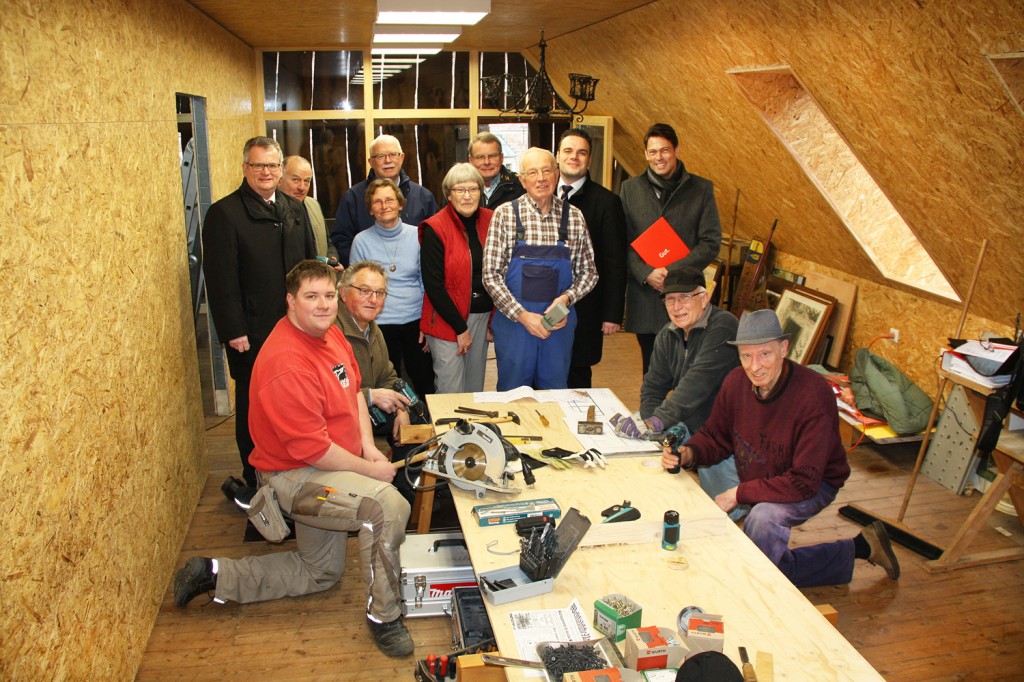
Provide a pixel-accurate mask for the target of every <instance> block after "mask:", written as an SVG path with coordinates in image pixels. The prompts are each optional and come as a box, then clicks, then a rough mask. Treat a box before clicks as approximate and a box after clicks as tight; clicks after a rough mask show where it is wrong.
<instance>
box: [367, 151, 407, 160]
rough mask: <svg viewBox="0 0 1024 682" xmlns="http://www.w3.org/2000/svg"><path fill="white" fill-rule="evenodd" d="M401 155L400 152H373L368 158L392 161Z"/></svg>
mask: <svg viewBox="0 0 1024 682" xmlns="http://www.w3.org/2000/svg"><path fill="white" fill-rule="evenodd" d="M401 155H402V152H385V153H383V154H374V155H373V156H371V157H370V158H371V159H376V160H377V161H394V160H395V159H397V158H398V157H399V156H401Z"/></svg>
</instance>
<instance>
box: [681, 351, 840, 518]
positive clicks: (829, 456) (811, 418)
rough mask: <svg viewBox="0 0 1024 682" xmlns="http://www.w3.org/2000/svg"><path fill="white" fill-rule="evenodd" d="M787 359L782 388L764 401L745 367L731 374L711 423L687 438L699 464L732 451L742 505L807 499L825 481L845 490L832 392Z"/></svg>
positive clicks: (805, 370) (723, 457) (814, 493)
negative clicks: (843, 487) (738, 479)
mask: <svg viewBox="0 0 1024 682" xmlns="http://www.w3.org/2000/svg"><path fill="white" fill-rule="evenodd" d="M786 363H787V364H788V365H789V371H783V377H782V378H781V379H780V381H782V382H783V383H782V385H781V386H779V387H777V388H776V390H775V391H773V392H772V394H771V395H769V396H768V398H767V399H766V400H761V399H760V398H758V397H757V395H756V394H755V393H754V391H753V387H752V386H751V384H750V380H749V379H747V376H746V374H745V373H744V372H743V368H742V367H737V368H736V369H734V370H733V371H732V372H730V373H729V375H728V376H727V377H726V378H725V382H724V383H723V384H722V390H721V391H720V392H719V393H718V398H717V399H716V400H715V405H714V408H713V409H712V410H711V416H710V417H709V418H708V421H707V423H705V424H704V427H703V428H702V429H701V430H700V431H698V432H697V434H696V435H694V437H693V438H692V439H691V440H690V441H689V442H688V443H687V445H688V446H690V447H691V448H693V454H694V462H695V464H696V465H698V466H710V465H712V464H716V463H718V462H720V461H722V460H723V459H726V458H727V457H728V456H729V455H730V454H733V453H735V455H736V470H737V472H738V473H739V477H740V485H739V488H738V489H737V491H736V499H737V501H738V502H739V503H740V504H757V503H758V502H797V501H800V500H806V499H809V498H811V497H813V496H814V495H816V494H817V493H818V489H819V488H820V487H821V482H822V481H823V480H824V481H826V482H828V483H829V484H831V485H833V486H835V487H836V488H841V487H842V486H843V483H844V482H845V481H846V479H847V478H849V476H850V464H849V462H847V461H846V451H845V450H844V449H843V444H842V441H841V440H840V438H839V416H838V412H837V411H836V401H835V397H834V396H833V395H832V389H831V388H829V386H828V383H827V382H826V381H825V380H824V379H822V378H821V377H820V376H818V374H817V373H816V372H814V371H813V370H810V369H807V368H806V367H802V366H800V365H796V364H793V363H791V362H790V361H789V360H786Z"/></svg>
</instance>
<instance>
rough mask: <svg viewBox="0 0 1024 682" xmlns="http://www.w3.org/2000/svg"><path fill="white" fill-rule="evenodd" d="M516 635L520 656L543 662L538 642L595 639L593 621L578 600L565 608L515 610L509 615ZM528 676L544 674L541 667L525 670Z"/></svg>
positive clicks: (574, 600) (541, 675)
mask: <svg viewBox="0 0 1024 682" xmlns="http://www.w3.org/2000/svg"><path fill="white" fill-rule="evenodd" d="M508 617H509V620H510V621H511V623H512V632H513V633H514V634H515V638H516V646H517V647H518V648H519V658H522V659H524V660H527V661H539V660H540V656H538V655H537V645H538V644H540V643H541V642H585V641H587V640H589V639H593V638H594V635H593V633H592V631H591V629H590V622H589V619H588V618H587V616H586V614H585V613H584V612H583V606H582V605H581V604H580V602H579V600H578V599H573V600H572V601H571V602H570V603H569V605H568V606H566V607H565V608H564V609H549V610H542V611H513V612H511V613H510V614H508ZM523 671H524V673H525V674H526V676H527V677H544V676H545V675H544V672H543V671H540V670H527V669H523Z"/></svg>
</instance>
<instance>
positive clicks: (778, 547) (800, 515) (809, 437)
mask: <svg viewBox="0 0 1024 682" xmlns="http://www.w3.org/2000/svg"><path fill="white" fill-rule="evenodd" d="M730 344H731V345H734V346H736V348H737V350H738V351H739V360H740V365H741V367H740V368H738V369H735V370H733V371H732V372H730V373H729V375H728V376H727V377H726V378H725V382H724V383H723V384H722V389H721V391H720V392H719V394H718V398H717V399H716V401H715V405H714V407H713V408H712V410H711V416H710V417H709V418H708V421H707V422H706V423H705V424H704V427H703V428H702V429H701V430H700V431H698V432H697V433H696V434H695V435H694V436H693V438H691V439H690V440H689V441H688V442H687V443H686V444H685V445H682V446H674V447H668V446H666V447H665V448H664V449H663V451H662V458H661V464H662V466H663V467H665V468H666V469H670V468H672V467H675V466H679V465H682V466H683V468H686V469H694V468H697V467H702V466H710V465H712V464H716V463H717V462H720V461H722V460H723V459H725V458H727V457H729V455H731V454H733V453H735V455H736V469H737V472H738V473H739V480H740V482H739V484H738V485H737V486H735V487H733V488H730V489H729V490H726V491H725V492H723V493H721V494H719V495H718V496H717V497H716V498H715V502H716V503H717V504H718V506H719V507H720V508H721V509H722V510H724V511H726V512H730V511H732V510H733V509H734V508H735V507H736V506H737V505H738V504H749V505H751V509H750V513H749V515H748V516H747V519H746V521H745V522H744V526H743V531H744V532H745V533H746V534H747V537H749V538H750V539H751V540H752V541H753V543H754V544H755V545H757V546H758V548H759V549H760V550H761V551H762V552H764V553H765V555H766V556H767V557H768V558H769V559H771V561H772V562H773V563H774V564H775V565H776V566H778V567H779V570H781V571H782V573H783V574H784V575H785V576H786V577H787V578H789V579H790V581H791V582H792V583H793V584H794V585H796V586H797V587H814V586H817V585H844V584H846V583H849V582H850V580H852V578H853V566H854V559H866V560H867V561H868V562H869V563H872V564H875V565H876V566H880V567H882V568H884V569H885V572H886V574H887V575H888V576H889V578H890V579H891V580H897V579H899V576H900V565H899V562H898V561H897V559H896V554H895V553H894V552H893V548H892V544H891V543H890V542H889V536H888V534H887V532H886V530H885V526H884V525H883V524H882V523H881V522H879V521H876V522H875V523H873V524H871V525H870V526H868V527H866V528H865V529H864V530H863V531H862V532H861V533H860V534H859V535H857V536H856V537H854V538H850V539H846V540H838V541H835V542H826V543H821V544H817V545H809V546H806V547H796V548H793V549H790V548H789V536H790V532H791V530H792V528H793V527H794V526H799V525H800V524H802V523H804V522H805V521H807V520H808V519H810V518H811V517H813V516H814V515H815V514H817V513H818V512H820V511H821V510H822V509H824V508H825V507H827V506H828V505H829V504H831V503H832V501H833V500H834V499H835V497H836V495H837V494H838V492H839V489H840V488H841V487H842V486H843V483H845V482H846V479H847V478H848V477H849V476H850V465H849V463H848V462H847V461H846V451H845V450H844V448H843V444H842V441H841V440H840V438H839V424H838V419H839V417H838V413H837V411H836V405H835V398H834V396H833V395H832V389H831V388H829V386H828V383H827V382H826V381H825V380H824V379H823V378H821V377H820V376H819V375H818V374H817V373H816V372H814V371H812V370H810V369H807V368H806V367H803V366H801V365H798V364H796V363H794V362H792V361H791V360H788V359H787V358H786V354H787V353H788V352H789V334H784V333H783V332H782V328H781V326H780V325H779V318H778V317H777V316H776V315H775V311H773V310H758V311H756V312H748V313H744V314H743V317H742V318H740V323H739V330H738V331H737V333H736V340H735V341H731V342H730Z"/></svg>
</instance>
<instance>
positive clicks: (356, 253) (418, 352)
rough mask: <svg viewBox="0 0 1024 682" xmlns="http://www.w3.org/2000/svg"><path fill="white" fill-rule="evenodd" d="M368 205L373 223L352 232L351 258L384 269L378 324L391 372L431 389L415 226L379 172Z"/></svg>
mask: <svg viewBox="0 0 1024 682" xmlns="http://www.w3.org/2000/svg"><path fill="white" fill-rule="evenodd" d="M366 206H367V208H369V211H370V215H372V216H373V219H374V224H373V225H372V226H371V227H370V228H369V229H366V230H363V231H362V232H360V233H359V234H357V235H356V238H355V240H354V241H353V242H352V254H351V261H352V262H355V261H359V260H374V261H377V262H378V263H380V264H381V265H383V266H384V268H385V270H387V273H388V283H389V285H388V291H387V294H386V296H387V299H386V301H385V303H384V310H383V312H381V314H380V317H379V318H378V319H377V326H379V327H380V331H381V333H382V334H384V341H385V342H386V343H387V346H388V356H389V358H390V360H391V364H393V365H394V366H395V372H397V373H398V374H399V375H403V374H404V375H405V376H407V377H408V378H409V381H410V383H412V387H413V388H414V389H415V390H416V392H417V393H419V394H420V395H427V394H430V393H433V392H434V368H433V365H432V363H431V361H430V356H429V355H427V353H428V349H427V345H426V343H425V342H424V339H423V334H421V333H420V329H419V325H420V312H421V311H422V309H423V279H422V277H421V275H420V242H419V235H418V228H417V227H416V226H414V225H407V224H405V223H403V222H402V207H403V206H405V196H404V195H403V194H402V190H400V189H399V188H398V186H397V185H395V183H394V182H392V181H391V180H388V179H386V178H380V179H377V180H373V181H371V182H370V183H369V184H368V185H367V186H366ZM358 293H359V294H360V295H363V292H361V291H360V292H358ZM365 295H366V296H372V295H377V294H374V293H373V292H367V293H366V294H365Z"/></svg>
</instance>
